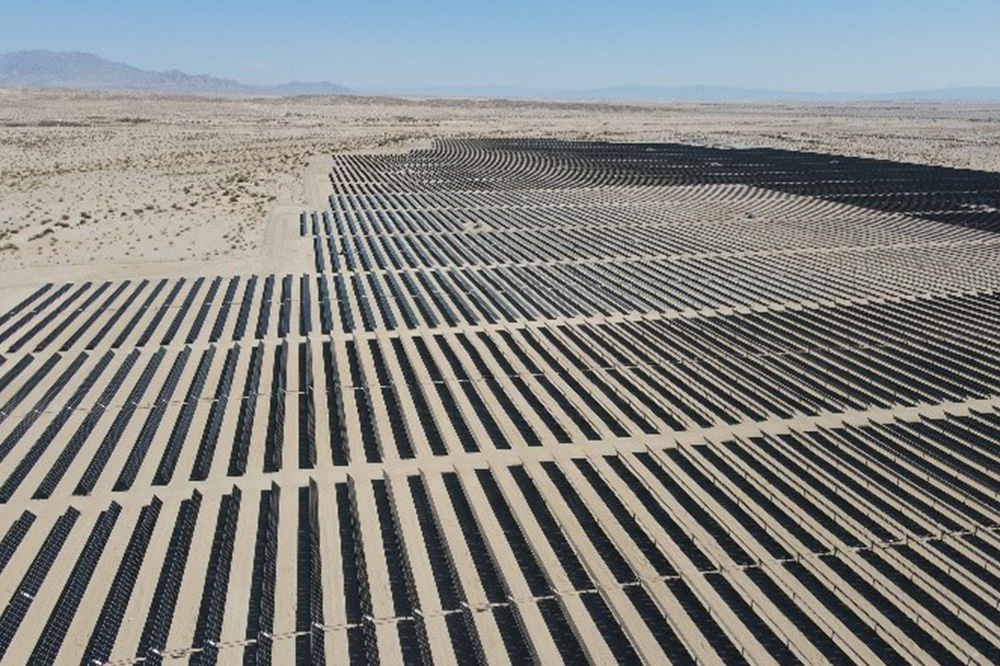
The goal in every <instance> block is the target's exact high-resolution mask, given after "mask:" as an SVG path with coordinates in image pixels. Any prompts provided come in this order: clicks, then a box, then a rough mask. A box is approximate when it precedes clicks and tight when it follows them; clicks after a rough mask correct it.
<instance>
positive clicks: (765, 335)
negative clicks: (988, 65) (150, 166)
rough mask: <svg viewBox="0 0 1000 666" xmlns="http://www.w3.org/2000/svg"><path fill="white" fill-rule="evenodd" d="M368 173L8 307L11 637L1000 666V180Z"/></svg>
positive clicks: (587, 148)
mask: <svg viewBox="0 0 1000 666" xmlns="http://www.w3.org/2000/svg"><path fill="white" fill-rule="evenodd" d="M332 163H333V167H332V170H331V171H330V174H329V199H328V202H329V205H328V206H327V207H326V208H325V209H324V210H315V211H304V212H303V213H302V214H301V215H300V216H299V217H298V218H297V219H289V220H288V221H287V224H286V225H284V227H283V228H281V229H280V234H278V236H277V242H279V243H280V244H281V248H280V251H279V252H277V253H274V254H273V255H272V256H271V258H270V259H269V260H268V261H267V262H262V266H261V269H260V270H259V271H257V272H253V273H246V274H240V275H230V274H227V275H205V274H201V275H195V274H192V275H189V276H184V277H176V276H173V277H158V276H155V275H150V276H149V277H146V278H137V279H120V280H118V279H116V280H106V281H102V280H90V281H81V282H74V283H48V284H38V285H36V286H35V287H34V288H32V289H30V290H27V291H26V293H25V294H24V295H23V296H22V297H21V298H20V299H19V300H17V301H16V302H12V303H10V304H9V305H10V307H9V308H7V309H6V312H5V313H4V314H2V315H0V663H2V664H4V665H6V664H32V665H35V664H37V665H48V664H74V665H75V664H80V665H85V666H98V665H101V664H120V665H123V666H124V665H125V664H151V665H155V664H161V663H162V664H171V663H182V662H187V663H190V664H193V665H208V664H231V665H235V664H244V665H247V666H251V665H253V666H265V665H267V664H275V665H283V664H301V665H307V664H331V665H332V664H351V665H352V666H354V665H362V664H368V665H374V664H442V665H444V664H455V665H461V666H464V665H466V664H497V665H508V664H509V665H511V666H520V665H521V664H528V663H536V664H558V663H566V664H571V665H575V664H584V663H592V664H623V665H630V664H667V663H669V664H711V665H716V664H726V665H729V664H781V665H786V664H827V663H830V664H908V663H912V664H931V663H940V664H955V665H958V664H961V665H967V664H982V665H986V664H996V663H1000V532H998V527H1000V445H998V442H1000V355H998V354H997V349H998V347H997V340H998V339H1000V235H998V232H1000V174H996V173H987V172H978V171H972V170H962V169H954V168H943V167H930V166H917V165H912V164H904V163H895V162H890V161H884V160H874V159H862V158H857V157H838V156H834V155H827V154H815V153H803V152H792V151H781V150H777V149H765V148H755V149H749V148H748V149H725V148H713V147H704V146H694V145H681V144H615V143H603V142H602V143H597V142H564V141H555V140H542V139H448V140H439V141H438V142H436V143H435V145H434V146H433V147H432V148H429V149H424V150H415V151H412V152H409V153H402V154H360V153H344V154H337V155H334V156H333V162H332ZM265 264H266V265H265Z"/></svg>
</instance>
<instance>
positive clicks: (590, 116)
mask: <svg viewBox="0 0 1000 666" xmlns="http://www.w3.org/2000/svg"><path fill="white" fill-rule="evenodd" d="M449 136H551V137H559V138H571V139H607V140H615V141H640V140H641V141H683V142H697V143H709V144H719V145H733V146H747V145H764V146H772V147H778V148H793V149H803V150H816V151H827V152H834V153H841V154H850V155H858V156H868V157H880V158H887V159H894V160H903V161H913V162H921V163H928V164H944V165H950V166H955V167H968V168H975V169H986V170H994V171H998V170H1000V150H998V147H1000V105H992V106H990V105H968V104H962V105H960V104H930V103H920V104H916V103H915V104H898V103H894V104H891V105H890V104H886V105H864V106H859V105H845V104H822V105H820V104H815V105H778V104H774V105H740V104H672V105H637V106H629V105H620V104H619V105H610V104H596V103H594V104H583V103H536V102H509V101H470V100H397V99H386V98H380V99H379V98H376V99H373V98H290V99H207V98H192V97H168V96H152V95H135V94H104V93H76V92H55V91H47V92H40V91H24V90H0V192H2V196H0V271H3V275H2V276H0V286H4V285H3V284H2V283H6V286H10V285H12V284H14V283H19V282H37V281H38V280H37V271H38V270H39V269H42V268H44V269H45V270H46V271H50V272H51V271H52V270H53V269H55V267H65V268H66V269H68V270H61V271H57V273H56V274H53V275H51V276H50V277H60V276H63V277H66V278H67V279H74V278H76V277H79V276H80V275H81V268H83V269H87V268H98V267H99V268H101V270H102V271H103V272H104V273H105V274H106V271H107V269H108V268H109V267H112V266H113V267H117V268H118V269H121V270H126V272H134V271H128V270H127V269H128V268H129V267H131V268H133V269H135V270H138V271H142V272H145V273H149V272H151V271H152V272H155V273H165V274H170V273H172V272H175V270H176V266H175V265H176V264H178V263H181V264H186V265H188V267H189V268H191V267H192V266H191V265H190V264H191V262H194V263H196V264H200V265H202V266H204V265H205V263H206V262H207V263H210V264H212V265H213V266H218V265H220V264H225V265H229V266H232V267H233V268H239V267H240V266H244V265H247V266H256V265H258V262H259V260H260V259H261V257H262V256H265V255H266V253H265V245H266V239H267V238H268V235H267V234H268V232H267V227H268V221H269V220H270V219H272V218H273V217H274V216H275V215H288V214H292V213H293V212H294V211H297V210H299V209H302V208H317V207H320V206H322V205H323V203H324V202H323V201H322V197H323V196H325V195H324V194H323V193H324V191H325V189H326V188H324V187H323V185H324V184H325V183H324V181H325V177H326V167H327V165H328V164H329V158H328V156H329V155H330V154H331V153H333V152H334V151H344V150H364V151H372V150H405V149H410V148H413V147H419V146H421V145H428V144H429V142H430V140H431V139H432V138H434V137H449ZM86 272H87V271H86V270H84V273H83V274H84V275H85V274H86ZM32 277H34V278H35V279H31V278H32Z"/></svg>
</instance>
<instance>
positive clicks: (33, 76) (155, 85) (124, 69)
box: [0, 51, 351, 95]
mask: <svg viewBox="0 0 1000 666" xmlns="http://www.w3.org/2000/svg"><path fill="white" fill-rule="evenodd" d="M0 87H7V88H9V87H30V88H82V89H88V90H148V91H151V92H174V93H183V94H196V95H343V94H349V93H350V92H351V91H350V90H349V89H348V88H345V87H343V86H338V85H335V84H333V83H329V82H327V81H320V82H315V83H303V82H299V81H295V82H291V83H283V84H280V85H274V86H257V85H250V84H245V83H240V82H239V81H234V80H232V79H222V78H218V77H215V76H208V75H207V74H187V73H185V72H182V71H180V70H176V69H172V70H170V71H167V72H153V71H149V70H145V69H139V68H138V67H133V66H131V65H126V64H125V63H121V62H115V61H113V60H107V59H105V58H101V57H100V56H96V55H94V54H92V53H80V52H78V51H14V52H11V53H0Z"/></svg>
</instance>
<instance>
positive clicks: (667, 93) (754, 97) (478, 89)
mask: <svg viewBox="0 0 1000 666" xmlns="http://www.w3.org/2000/svg"><path fill="white" fill-rule="evenodd" d="M365 92H369V93H373V94H380V95H403V96H406V95H409V96H420V97H477V98H519V99H573V100H576V99H599V100H616V101H662V102H666V101H676V102H685V101H690V102H764V101H816V102H837V101H841V102H849V101H892V100H943V101H947V100H964V101H1000V88H946V89H941V90H915V91H904V92H894V93H852V92H796V91H789V90H767V89H761V88H734V87H729V86H703V85H691V86H641V85H622V86H611V87H607V88H589V89H581V90H571V89H556V88H526V87H517V86H489V85H472V86H428V87H413V88H373V89H369V90H367V91H365Z"/></svg>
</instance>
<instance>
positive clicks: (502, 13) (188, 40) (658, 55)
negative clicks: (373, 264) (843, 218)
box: [0, 0, 1000, 94]
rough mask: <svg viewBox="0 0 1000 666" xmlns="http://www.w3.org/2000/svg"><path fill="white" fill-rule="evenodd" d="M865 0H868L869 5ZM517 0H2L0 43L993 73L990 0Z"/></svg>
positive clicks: (677, 75)
mask: <svg viewBox="0 0 1000 666" xmlns="http://www.w3.org/2000/svg"><path fill="white" fill-rule="evenodd" d="M873 5H877V6H873ZM630 8H631V10H630V11H619V12H617V13H609V12H608V11H607V8H606V7H602V6H599V4H598V3H565V2H554V3H548V4H546V5H545V6H543V7H538V6H535V5H534V4H532V3H527V2H524V1H523V0H515V1H514V2H510V3H506V4H504V5H502V6H498V5H494V6H482V7H481V6H470V5H467V4H465V3H458V2H452V1H450V0H430V1H429V2H425V3H420V4H419V5H412V4H410V3H403V2H399V1H398V0H387V1H386V2H382V3H378V4H377V5H376V4H373V3H343V2H333V3H318V2H311V1H310V2H306V1H298V2H290V3H284V4H283V5H282V6H281V8H280V9H279V8H276V7H265V6H257V5H246V4H243V3H240V4H237V3H235V2H232V1H231V0H223V1H221V2H217V3H212V4H211V5H210V6H206V5H203V4H201V3H193V2H188V1H183V2H175V3H170V4H168V5H163V4H153V3H134V2H130V3H126V2H120V1H119V0H103V1H99V2H94V3H88V4H86V5H79V6H78V5H66V4H65V3H57V2H53V1H51V0H43V1H42V2H38V3H31V4H30V5H24V6H15V7H8V8H7V11H6V12H5V17H4V21H3V23H2V24H0V44H2V45H3V47H2V49H0V50H2V51H17V50H29V49H46V50H54V51H83V52H89V53H95V54H97V55H100V56H102V57H105V58H108V59H111V60H116V61H121V62H125V63H128V64H130V65H134V66H136V67H139V68H142V69H150V70H157V71H164V70H170V69H180V70H182V71H185V72H188V73H192V74H208V75H211V76H217V77H223V78H231V79H236V80H238V81H241V82H245V83H250V84H276V83H283V82H286V81H321V80H327V81H331V82H333V83H337V84H341V85H345V86H349V87H352V88H356V89H360V90H372V89H379V88H422V87H464V86H510V87H518V88H541V89H592V88H604V87H612V86H621V85H637V86H685V85H706V86H728V87H736V88H761V89H770V90H782V91H789V92H798V91H808V92H856V93H862V94H864V93H882V92H895V91H904V90H933V89H941V88H962V87H993V86H1000V44H998V43H997V41H996V40H995V39H994V35H993V33H994V32H995V29H994V27H995V26H996V25H1000V3H995V2H986V1H985V0H969V1H965V2H961V3H948V4H944V3H933V2H929V1H925V0H918V1H917V2H913V1H909V2H903V1H902V0H885V1H884V2H879V3H867V2H861V1H860V0H845V1H841V2H828V1H825V0H824V1H822V2H814V3H796V2H791V1H787V0H778V1H775V0H772V1H771V2H764V1H763V0H752V1H749V2H741V3H735V2H725V3H719V2H716V3H711V4H708V5H706V4H705V3H698V4H697V5H693V4H692V3H680V2H666V3H664V2H655V3H654V2H638V3H631V4H630Z"/></svg>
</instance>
